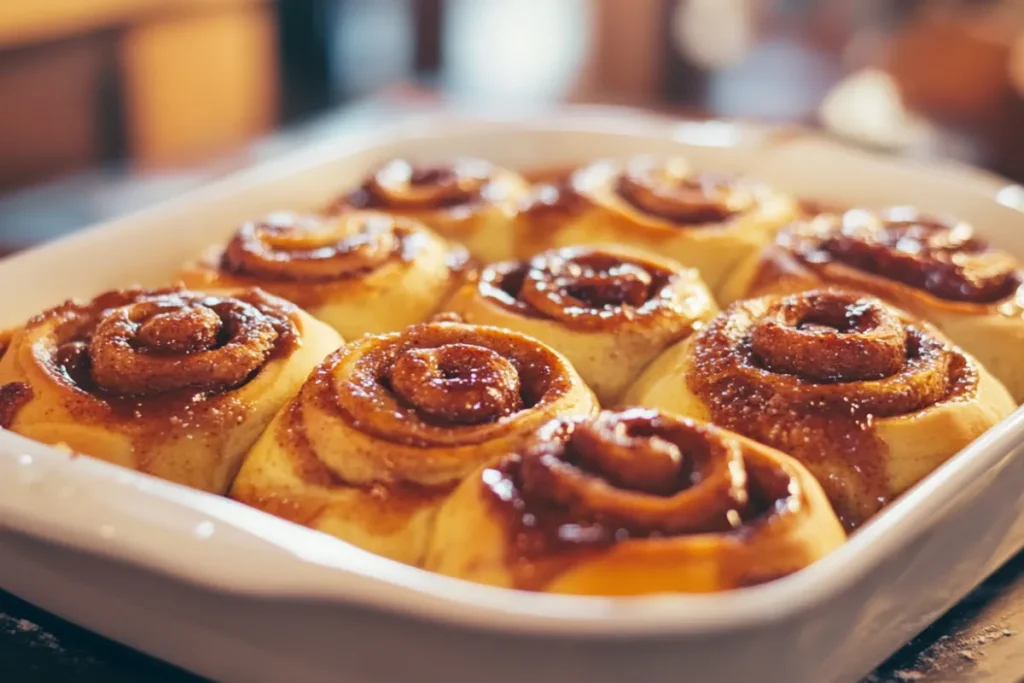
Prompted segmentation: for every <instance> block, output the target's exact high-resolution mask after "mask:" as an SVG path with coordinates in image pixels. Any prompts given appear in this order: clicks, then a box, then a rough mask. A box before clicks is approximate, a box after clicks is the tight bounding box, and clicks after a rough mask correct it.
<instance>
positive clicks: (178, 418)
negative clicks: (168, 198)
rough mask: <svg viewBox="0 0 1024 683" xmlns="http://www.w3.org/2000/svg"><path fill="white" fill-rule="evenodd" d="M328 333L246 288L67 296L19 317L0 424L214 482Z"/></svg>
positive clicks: (202, 484)
mask: <svg viewBox="0 0 1024 683" xmlns="http://www.w3.org/2000/svg"><path fill="white" fill-rule="evenodd" d="M340 343H341V339H340V338H339V337H338V335H337V333H336V332H335V331H334V330H332V329H331V328H329V327H327V326H326V325H324V324H323V323H321V322H319V321H317V320H314V319H313V318H311V317H310V316H308V315H307V314H305V313H303V312H302V311H300V310H299V309H297V308H296V307H295V306H293V305H292V304H290V303H288V302H286V301H283V300H281V299H277V298H275V297H272V296H269V295H267V294H264V293H263V292H261V291H259V290H246V291H242V292H237V293H234V294H202V293H197V292H191V291H187V290H184V289H177V288H174V289H156V290H145V289H130V290H124V291H116V292H108V293H106V294H102V295H100V296H99V297H97V298H95V299H93V300H92V301H90V302H87V303H81V302H77V301H68V302H66V303H64V304H61V305H60V306H57V307H56V308H53V309H50V310H48V311H46V312H44V313H41V314H39V315H37V316H36V317H34V318H32V319H31V320H29V321H28V323H26V325H25V326H24V328H23V329H21V330H20V331H18V332H17V333H16V334H15V336H14V338H13V339H12V341H11V345H10V348H9V349H8V351H7V353H6V354H5V355H4V357H3V360H2V361H0V426H2V427H4V428H6V429H10V430H11V431H14V432H17V433H18V434H22V435H24V436H27V437H29V438H32V439H36V440H38V441H42V442H44V443H49V444H65V445H66V446H67V447H69V448H70V449H71V450H73V451H76V452H80V453H85V454H87V455H91V456H94V457H96V458H100V459H102V460H107V461H109V462H112V463H115V464H118V465H123V466H125V467H130V468H133V469H137V470H139V471H142V472H147V473H149V474H153V475H156V476H158V477H163V478H165V479H169V480H171V481H175V482H178V483H181V484H185V485H188V486H192V487H195V488H198V489H202V490H204V491H211V492H214V493H226V492H227V490H228V487H229V486H230V484H231V480H232V479H233V477H234V475H235V473H236V472H237V471H238V467H239V465H240V464H241V460H242V457H243V456H244V455H245V453H246V452H247V451H248V450H249V447H250V446H252V444H253V443H255V441H256V439H257V437H258V436H259V435H260V433H261V432H262V431H263V429H264V427H266V425H267V424H268V423H269V422H270V420H271V418H273V416H274V413H276V412H277V410H278V409H279V408H280V407H281V406H282V405H283V404H284V403H285V401H287V400H288V399H289V398H290V397H291V396H292V395H294V393H295V392H296V391H298V389H299V387H300V386H301V385H302V382H303V380H304V379H305V378H306V376H307V375H308V374H309V372H310V371H311V370H312V369H313V368H314V367H315V366H316V364H317V363H318V362H319V361H320V360H321V359H322V358H323V357H324V356H325V355H327V354H328V353H329V352H330V351H332V350H333V349H335V348H337V347H338V345H339V344H340Z"/></svg>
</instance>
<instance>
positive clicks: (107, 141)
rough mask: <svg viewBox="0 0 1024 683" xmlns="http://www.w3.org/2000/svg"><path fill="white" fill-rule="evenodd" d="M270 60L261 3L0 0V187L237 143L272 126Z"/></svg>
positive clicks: (269, 27)
mask: <svg viewBox="0 0 1024 683" xmlns="http://www.w3.org/2000/svg"><path fill="white" fill-rule="evenodd" d="M277 64H278V59H277V44H276V22H275V3H274V2H271V1H270V0H31V1H26V2H21V1H20V0H19V1H15V2H0V91H2V92H3V93H4V105H3V106H2V107H0V159H2V161H0V190H3V189H4V188H8V189H9V188H12V187H17V186H22V185H28V184H31V183H33V182H37V181H39V180H42V179H45V178H47V177H51V176H55V175H59V174H62V173H68V172H70V171H75V170H80V169H81V168H86V167H88V166H92V165H95V164H97V163H100V162H102V161H106V160H109V158H110V157H112V156H120V155H121V153H122V152H123V153H124V156H126V157H127V158H129V159H131V160H132V161H134V162H137V163H139V164H141V165H144V166H167V165H178V164H183V163H192V162H197V161H202V160H204V159H206V158H209V157H210V156H212V155H215V154H218V153H220V152H224V151H226V150H230V149H232V148H236V147H238V146H239V145H241V144H244V143H246V142H248V141H250V140H253V139H255V138H257V137H260V136H262V135H264V134H265V133H267V132H268V131H270V130H272V129H273V127H274V126H275V124H276V122H277V120H278V104H277V87H278V86H277V81H278V77H277ZM114 138H117V139H114Z"/></svg>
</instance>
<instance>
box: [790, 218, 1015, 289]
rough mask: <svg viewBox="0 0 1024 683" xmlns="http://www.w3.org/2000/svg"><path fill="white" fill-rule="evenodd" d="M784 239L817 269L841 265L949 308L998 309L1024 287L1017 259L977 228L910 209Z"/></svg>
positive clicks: (810, 224) (815, 225) (818, 224)
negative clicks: (907, 288)
mask: <svg viewBox="0 0 1024 683" xmlns="http://www.w3.org/2000/svg"><path fill="white" fill-rule="evenodd" d="M778 239H779V243H780V244H781V245H782V246H784V247H787V248H789V249H790V250H792V251H794V252H795V253H797V254H798V255H799V256H800V257H801V259H802V260H803V261H805V262H806V263H808V264H809V265H810V266H812V267H814V266H816V265H824V264H828V263H829V262H833V261H834V262H838V263H842V264H845V265H847V266H850V267H853V268H856V269H858V270H861V271H864V272H867V273H872V274H875V275H879V276H882V277H885V278H887V279H890V280H895V281H897V282H901V283H903V284H906V285H909V286H911V287H914V288H916V289H920V290H923V291H925V292H928V293H929V294H931V295H933V296H935V297H937V298H939V299H945V300H948V301H957V302H967V303H976V304H988V303H995V302H998V301H1001V300H1004V299H1006V298H1008V297H1011V296H1013V294H1014V292H1016V291H1017V290H1018V288H1019V287H1020V285H1021V282H1022V279H1021V272H1020V269H1019V264H1018V263H1017V261H1016V259H1014V258H1013V257H1012V256H1011V255H1009V254H1007V253H1005V252H1002V251H999V250H996V249H992V248H990V247H989V246H988V244H987V243H986V242H985V241H984V240H982V239H980V238H978V237H977V235H976V234H975V233H974V230H973V228H972V227H971V226H970V225H969V224H967V223H963V222H951V221H943V220H939V219H937V218H932V217H928V216H924V215H921V214H920V213H918V212H917V211H915V210H913V209H910V208H905V207H897V208H893V209H889V210H887V211H884V212H881V213H873V212H871V211H867V210H864V209H853V210H850V211H847V212H845V213H842V214H823V215H820V216H817V217H815V218H813V219H812V220H810V221H807V222H805V223H799V224H797V225H794V226H791V227H790V228H789V229H787V230H785V231H783V232H782V233H781V234H780V236H779V238H778Z"/></svg>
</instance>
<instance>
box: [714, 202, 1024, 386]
mask: <svg viewBox="0 0 1024 683" xmlns="http://www.w3.org/2000/svg"><path fill="white" fill-rule="evenodd" d="M1022 283H1024V268H1022V266H1021V264H1020V262H1018V261H1017V260H1016V259H1015V258H1013V257H1012V256H1011V255H1010V254H1007V253H1005V252H1002V251H999V250H997V249H993V248H991V247H989V246H988V245H987V244H986V243H985V241H984V240H982V239H980V238H979V237H978V236H977V235H976V234H975V233H974V230H973V229H972V227H971V226H970V225H969V224H967V223H963V222H956V221H947V220H941V219H937V218H932V217H928V216H925V215H922V214H920V213H919V212H918V211H916V210H915V209H912V208H908V207H897V208H892V209H888V210H886V211H882V212H877V213H876V212H872V211H868V210H864V209H855V210H851V211H847V212H845V213H827V214H824V215H820V216H817V217H816V218H814V219H812V220H808V221H802V222H798V223H795V224H793V225H791V226H789V227H788V228H786V229H785V230H783V231H782V232H780V233H779V235H778V238H777V239H776V241H775V243H774V244H772V245H771V246H769V247H767V248H766V249H765V250H764V252H763V253H762V254H761V255H760V256H754V257H752V258H750V259H748V261H747V262H746V263H745V264H744V265H743V266H742V267H740V268H739V269H738V270H737V272H736V273H735V274H734V275H733V276H732V278H731V279H730V281H729V283H728V284H727V286H726V289H725V290H724V291H723V296H724V297H725V298H726V299H728V300H733V299H737V298H741V297H746V296H760V295H762V294H768V293H788V292H796V291H801V290H805V289H812V288H815V287H819V286H821V285H822V284H829V285H833V284H834V285H837V286H841V287H844V288H846V289H854V290H858V291H862V292H866V293H868V294H871V295H874V296H877V297H879V298H882V299H884V300H886V301H888V302H890V303H892V304H895V305H896V306H898V307H900V308H902V309H904V310H907V311H910V312H911V313H913V314H914V315H917V316H919V317H922V318H924V319H926V320H929V321H930V322H932V323H934V324H935V325H936V326H937V327H938V328H939V329H940V330H942V331H943V332H945V333H946V334H947V335H949V337H950V338H951V339H952V340H953V341H954V342H955V343H957V344H959V345H961V346H963V347H964V348H965V349H966V350H967V351H968V352H969V353H971V354H973V355H974V356H975V357H976V358H977V359H978V361H979V362H981V364H982V365H984V366H985V367H986V368H987V369H988V370H989V371H990V372H992V374H994V375H995V376H996V377H998V378H999V379H1000V380H1002V382H1003V384H1005V385H1006V387H1007V388H1008V389H1009V390H1010V393H1011V394H1012V395H1013V397H1014V399H1015V400H1016V401H1017V403H1021V402H1024V363H1021V362H1020V349H1021V347H1022V346H1024V287H1022Z"/></svg>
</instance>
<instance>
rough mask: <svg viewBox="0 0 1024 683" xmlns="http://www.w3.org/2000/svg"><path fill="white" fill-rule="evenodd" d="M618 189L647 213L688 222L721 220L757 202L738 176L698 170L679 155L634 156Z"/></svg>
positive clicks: (693, 223) (704, 222)
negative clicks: (738, 180)
mask: <svg viewBox="0 0 1024 683" xmlns="http://www.w3.org/2000/svg"><path fill="white" fill-rule="evenodd" d="M615 191H616V192H618V194H619V195H620V196H621V197H622V198H623V199H624V200H625V201H627V202H628V203H630V204H631V205H633V206H634V207H635V208H637V209H638V210H640V211H643V212H644V213H647V214H650V215H652V216H656V217H658V218H663V219H665V220H669V221H673V222H676V223H681V224H686V225H700V224H707V223H720V222H722V221H725V220H727V219H729V218H730V217H732V216H734V215H736V214H738V213H741V212H743V211H747V210H749V209H750V208H751V207H752V206H753V205H754V203H755V197H754V195H753V194H752V193H751V192H750V191H748V190H745V189H743V188H742V187H741V185H740V184H739V183H738V182H737V181H736V179H734V178H731V177H729V176H723V175H715V174H709V173H696V172H694V171H693V170H692V169H691V168H690V166H689V164H687V163H686V162H685V161H684V160H682V159H678V158H675V159H670V160H668V161H665V162H663V161H660V160H657V159H655V158H654V157H636V158H634V159H632V160H631V161H630V162H629V164H628V165H627V166H626V168H625V170H624V172H623V173H621V174H620V175H619V177H618V179H617V181H616V185H615Z"/></svg>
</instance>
